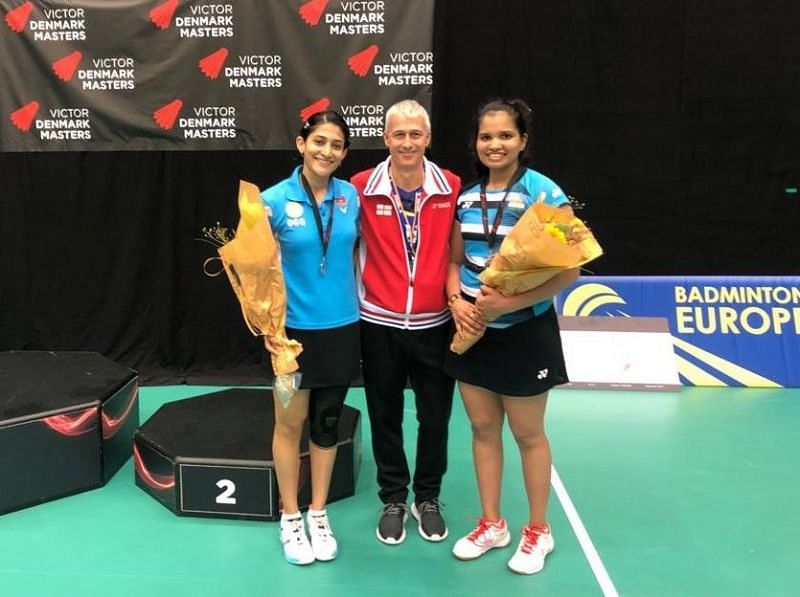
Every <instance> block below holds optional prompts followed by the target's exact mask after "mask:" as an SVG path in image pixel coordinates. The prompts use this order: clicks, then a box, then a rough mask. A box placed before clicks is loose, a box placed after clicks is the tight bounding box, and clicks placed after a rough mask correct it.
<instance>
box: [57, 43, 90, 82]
mask: <svg viewBox="0 0 800 597" xmlns="http://www.w3.org/2000/svg"><path fill="white" fill-rule="evenodd" d="M81 58H83V54H81V53H80V52H79V51H78V50H75V51H74V52H72V53H71V54H67V55H66V56H64V57H63V58H59V59H58V60H56V61H55V62H54V63H53V72H54V73H55V74H56V76H57V77H58V78H59V79H61V80H62V81H69V80H70V79H72V77H74V76H75V71H76V70H78V64H80V61H81Z"/></svg>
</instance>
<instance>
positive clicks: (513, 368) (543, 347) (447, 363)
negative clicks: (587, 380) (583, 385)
mask: <svg viewBox="0 0 800 597" xmlns="http://www.w3.org/2000/svg"><path fill="white" fill-rule="evenodd" d="M444 370H445V372H446V373H448V374H449V375H451V376H453V377H455V378H456V379H457V380H459V381H463V382H465V383H468V384H470V385H474V386H479V387H482V388H486V389H488V390H491V391H493V392H496V393H498V394H504V395H506V396H536V395H539V394H542V393H544V392H546V391H547V390H549V389H550V388H552V387H553V386H556V385H559V384H564V383H567V382H568V381H569V379H568V377H567V366H566V364H565V363H564V352H563V350H562V348H561V335H560V332H559V329H558V317H557V316H556V310H555V309H554V308H553V307H550V308H549V309H548V310H547V311H545V312H544V313H542V314H541V315H538V316H536V317H532V318H531V319H528V320H526V321H523V322H520V323H518V324H516V325H512V326H510V327H507V328H491V327H490V328H486V333H484V335H483V338H481V339H480V340H478V342H476V343H475V344H474V345H473V346H472V347H471V348H470V349H469V350H468V351H467V352H465V353H464V354H462V355H457V354H456V353H454V352H453V351H452V350H448V351H447V356H446V357H445V360H444Z"/></svg>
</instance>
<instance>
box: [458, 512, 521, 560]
mask: <svg viewBox="0 0 800 597" xmlns="http://www.w3.org/2000/svg"><path fill="white" fill-rule="evenodd" d="M510 542H511V534H510V533H509V532H508V525H507V524H506V519H505V518H501V519H500V520H498V521H497V522H489V521H488V520H486V518H484V517H481V519H480V520H479V521H478V526H476V527H475V528H474V529H473V530H472V532H471V533H470V534H469V535H467V536H466V537H462V538H461V539H459V540H458V541H456V544H455V545H454V546H453V555H454V556H455V557H457V558H458V559H459V560H474V559H475V558H478V557H480V556H482V555H483V554H485V553H486V552H487V551H489V550H490V549H492V548H493V547H505V546H506V545H508V544H509V543H510Z"/></svg>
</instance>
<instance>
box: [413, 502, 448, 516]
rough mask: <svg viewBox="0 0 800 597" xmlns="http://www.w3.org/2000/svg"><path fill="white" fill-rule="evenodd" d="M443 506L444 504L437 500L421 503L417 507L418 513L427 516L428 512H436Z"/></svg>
mask: <svg viewBox="0 0 800 597" xmlns="http://www.w3.org/2000/svg"><path fill="white" fill-rule="evenodd" d="M443 505H444V504H440V503H439V500H429V501H426V502H422V503H421V504H420V505H419V513H420V514H427V513H429V512H438V511H439V509H440V508H441V507H442V506H443Z"/></svg>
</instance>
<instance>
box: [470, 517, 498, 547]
mask: <svg viewBox="0 0 800 597" xmlns="http://www.w3.org/2000/svg"><path fill="white" fill-rule="evenodd" d="M491 527H498V525H497V524H494V523H491V522H489V521H488V520H486V519H485V518H483V517H481V519H480V520H479V521H478V526H476V527H475V528H474V529H473V531H472V532H471V533H470V534H469V536H468V538H469V540H470V541H475V540H476V539H478V537H480V538H481V539H483V540H485V535H487V534H488V533H489V530H490V528H491Z"/></svg>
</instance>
